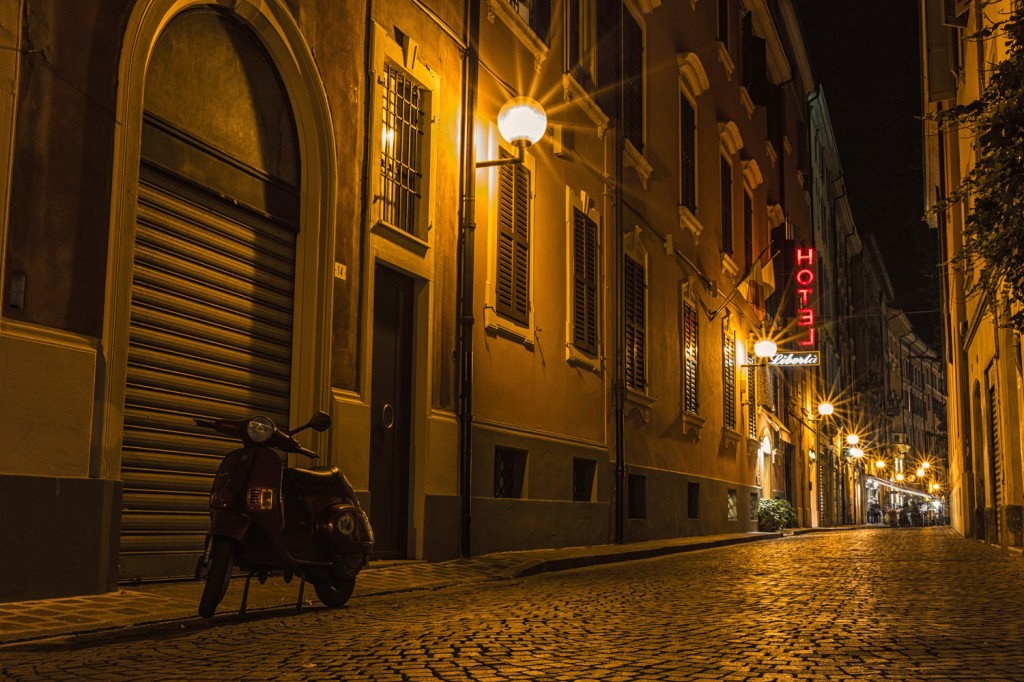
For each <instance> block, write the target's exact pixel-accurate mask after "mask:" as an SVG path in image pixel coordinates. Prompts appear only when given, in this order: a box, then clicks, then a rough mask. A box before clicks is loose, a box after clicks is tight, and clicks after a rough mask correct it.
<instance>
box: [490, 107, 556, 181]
mask: <svg viewBox="0 0 1024 682" xmlns="http://www.w3.org/2000/svg"><path fill="white" fill-rule="evenodd" d="M547 129H548V117H547V114H545V113H544V107H542V106H541V105H540V103H539V102H538V101H537V100H535V99H532V98H530V97H525V96H520V97H513V98H512V99H510V100H509V101H507V102H505V106H503V107H502V108H501V110H500V111H499V112H498V132H499V133H501V136H502V137H503V138H505V141H506V142H508V143H509V144H511V145H512V146H514V147H515V148H516V150H517V152H518V154H517V155H516V156H514V157H512V158H509V159H497V160H495V161H477V164H476V167H477V168H487V167H490V166H508V165H511V164H516V163H522V162H523V160H524V159H525V158H526V148H527V147H529V146H530V145H531V144H536V143H537V141H538V140H540V138H542V137H544V133H545V132H546V131H547Z"/></svg>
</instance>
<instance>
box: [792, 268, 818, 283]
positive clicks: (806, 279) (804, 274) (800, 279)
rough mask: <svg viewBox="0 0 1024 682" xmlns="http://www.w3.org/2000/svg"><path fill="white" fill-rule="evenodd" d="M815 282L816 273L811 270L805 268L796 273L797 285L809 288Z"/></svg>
mask: <svg viewBox="0 0 1024 682" xmlns="http://www.w3.org/2000/svg"><path fill="white" fill-rule="evenodd" d="M813 281H814V271H813V270H811V269H810V268H803V269H801V270H797V271H796V283H797V284H799V285H800V286H804V287H806V286H809V285H810V284H811V282H813Z"/></svg>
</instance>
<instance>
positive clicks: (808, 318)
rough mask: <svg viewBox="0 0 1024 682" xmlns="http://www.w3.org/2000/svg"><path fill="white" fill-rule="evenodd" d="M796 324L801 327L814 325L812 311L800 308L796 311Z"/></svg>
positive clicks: (811, 309)
mask: <svg viewBox="0 0 1024 682" xmlns="http://www.w3.org/2000/svg"><path fill="white" fill-rule="evenodd" d="M796 323H797V324H798V325H800V326H801V327H810V326H812V325H814V309H813V308H802V309H800V310H798V311H796Z"/></svg>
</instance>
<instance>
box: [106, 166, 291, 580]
mask: <svg viewBox="0 0 1024 682" xmlns="http://www.w3.org/2000/svg"><path fill="white" fill-rule="evenodd" d="M137 216H138V217H137V234H136V243H135V262H134V271H133V278H132V301H131V323H130V331H129V346H128V370H127V387H126V398H125V412H124V445H123V455H122V467H121V475H122V479H123V482H124V508H123V513H122V520H121V524H122V528H121V557H120V577H121V578H122V579H134V578H144V577H156V576H160V577H169V576H180V575H188V574H191V572H192V570H193V568H194V565H195V561H196V558H197V556H198V553H199V551H201V548H202V544H203V538H204V536H205V534H206V530H207V528H208V527H209V513H208V507H207V500H208V495H209V490H210V485H211V482H212V480H213V474H214V473H215V471H216V469H217V466H218V465H219V464H220V461H221V457H222V456H223V454H224V453H225V452H226V451H228V450H229V449H231V448H232V447H234V445H233V444H232V443H230V442H227V441H224V440H223V439H218V438H217V437H216V436H212V435H211V434H209V432H208V431H205V430H200V429H198V428H197V427H195V425H194V424H193V422H192V417H193V416H195V415H205V416H217V417H245V416H251V415H252V414H266V415H268V416H269V417H271V418H272V419H274V420H275V422H278V423H279V424H282V425H286V424H287V421H288V412H289V394H290V371H291V344H292V301H293V288H294V281H295V264H294V260H295V237H296V233H295V231H294V230H293V229H291V228H289V227H288V226H286V225H283V224H281V223H279V222H276V221H274V220H272V219H270V218H267V217H265V216H261V215H258V214H257V213H255V212H253V211H248V210H245V209H239V208H237V207H236V206H233V205H232V204H229V203H228V202H226V201H224V200H223V199H220V198H219V197H214V196H213V195H212V194H208V193H205V192H203V191H202V190H198V189H195V188H192V187H190V186H189V185H188V184H187V183H184V182H180V181H177V180H175V179H174V178H173V177H171V176H170V175H169V174H166V173H164V172H161V171H159V170H156V169H155V168H153V167H152V166H149V165H148V164H146V163H143V167H142V172H141V177H140V186H139V200H138V210H137Z"/></svg>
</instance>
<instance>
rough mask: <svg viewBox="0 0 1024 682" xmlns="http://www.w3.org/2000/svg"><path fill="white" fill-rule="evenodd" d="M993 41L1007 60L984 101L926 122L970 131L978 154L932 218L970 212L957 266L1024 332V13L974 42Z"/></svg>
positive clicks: (997, 69)
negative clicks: (999, 301) (956, 210)
mask: <svg viewBox="0 0 1024 682" xmlns="http://www.w3.org/2000/svg"><path fill="white" fill-rule="evenodd" d="M994 33H998V34H1000V35H1001V36H1002V37H1003V38H1004V39H1005V40H1006V44H1007V58H1006V59H1005V60H1003V61H1001V62H998V63H997V64H995V65H993V66H992V70H991V72H990V74H991V75H990V79H989V83H988V85H987V87H986V88H985V90H984V92H983V93H982V94H981V97H980V98H979V99H977V100H975V101H973V102H969V103H965V104H961V105H957V106H953V107H950V108H949V109H946V110H942V111H939V112H937V113H935V114H933V115H931V116H929V118H932V119H934V120H937V121H938V122H939V124H940V126H942V127H944V128H947V129H949V128H956V129H960V130H961V131H964V130H967V131H969V132H970V133H972V134H973V136H974V140H975V147H976V159H975V161H976V162H975V165H974V166H973V167H972V168H971V170H970V172H969V173H968V174H967V175H966V176H965V177H964V178H963V180H962V182H961V184H960V186H959V187H957V188H955V189H954V190H953V191H952V192H951V193H950V195H949V196H948V197H946V198H945V199H944V200H942V201H940V202H938V203H937V204H936V205H935V206H933V207H932V211H935V212H942V211H945V210H947V209H949V208H951V207H953V206H955V205H958V204H959V205H963V206H964V207H966V208H967V212H966V216H965V225H964V245H963V247H962V248H961V249H960V251H959V252H958V253H956V254H954V256H953V259H952V264H953V265H954V266H956V267H958V268H961V269H962V270H963V271H964V272H965V273H968V274H970V273H971V272H972V271H974V268H975V267H976V268H977V270H976V271H975V274H976V275H977V276H976V277H974V278H973V279H971V280H970V286H969V289H968V291H967V293H968V294H981V293H989V294H993V295H994V294H996V293H999V294H1000V295H1001V298H1003V300H1006V301H1007V302H1008V303H1009V306H1008V309H1009V311H1010V316H1009V319H1006V320H1004V323H1005V324H1007V326H1010V327H1013V328H1015V329H1016V330H1017V331H1024V172H1022V169H1024V106H1022V103H1024V7H1017V8H1016V9H1014V10H1013V11H1012V13H1011V14H1010V16H1009V17H1008V18H1006V19H1005V21H1001V22H999V23H997V24H996V25H995V26H993V27H990V30H989V31H988V32H987V33H986V32H979V34H976V35H975V36H972V38H973V39H976V40H985V41H987V40H992V39H993V38H992V36H993V34H994Z"/></svg>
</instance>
